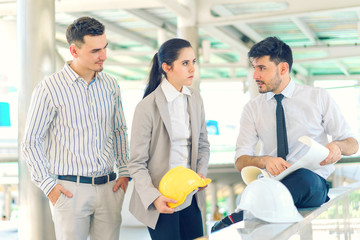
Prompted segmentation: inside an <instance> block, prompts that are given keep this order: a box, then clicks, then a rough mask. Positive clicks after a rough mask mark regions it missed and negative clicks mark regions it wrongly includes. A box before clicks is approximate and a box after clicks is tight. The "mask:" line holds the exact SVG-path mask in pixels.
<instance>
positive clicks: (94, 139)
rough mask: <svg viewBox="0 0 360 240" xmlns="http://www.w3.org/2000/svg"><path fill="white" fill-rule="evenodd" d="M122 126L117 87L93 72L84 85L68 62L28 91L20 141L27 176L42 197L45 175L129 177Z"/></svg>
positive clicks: (48, 185) (49, 182)
mask: <svg viewBox="0 0 360 240" xmlns="http://www.w3.org/2000/svg"><path fill="white" fill-rule="evenodd" d="M126 130H127V127H126V122H125V117H124V112H123V108H122V102H121V96H120V88H119V85H118V83H117V81H116V80H115V79H114V78H112V77H111V76H109V75H107V74H105V73H103V72H99V73H97V74H96V76H95V78H94V80H93V81H92V82H91V83H90V84H88V83H87V82H86V81H85V80H84V79H82V78H81V77H80V76H79V75H78V74H77V73H76V72H74V71H73V70H72V69H71V68H70V66H69V63H65V66H64V68H63V69H62V70H61V71H59V72H57V73H54V74H53V75H51V76H50V77H48V78H46V79H44V80H43V81H41V82H40V83H39V84H38V86H37V87H36V89H35V90H34V92H33V95H32V99H31V103H30V108H29V112H28V116H27V121H26V126H25V134H24V139H23V144H22V148H23V153H24V157H25V160H26V161H27V163H28V165H29V168H30V171H31V177H32V179H33V180H34V181H35V183H36V184H37V185H38V186H39V187H40V188H41V189H42V190H43V192H44V193H45V195H46V196H47V195H48V194H49V192H50V191H51V190H52V189H53V188H54V186H55V184H56V182H55V180H54V179H53V178H52V176H51V175H76V176H103V175H106V174H109V173H110V172H112V171H113V169H114V164H115V165H116V167H117V169H118V173H119V176H129V173H128V170H127V162H128V152H129V151H128V140H127V132H126Z"/></svg>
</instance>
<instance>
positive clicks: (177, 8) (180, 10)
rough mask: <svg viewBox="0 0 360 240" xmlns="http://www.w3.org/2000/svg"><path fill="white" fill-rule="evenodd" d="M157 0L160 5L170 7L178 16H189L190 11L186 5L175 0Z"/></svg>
mask: <svg viewBox="0 0 360 240" xmlns="http://www.w3.org/2000/svg"><path fill="white" fill-rule="evenodd" d="M158 2H160V3H162V5H163V6H164V7H166V8H168V9H170V10H171V11H172V12H173V13H175V14H176V15H177V16H178V17H183V18H190V17H191V11H190V9H189V8H187V7H186V6H184V5H182V4H180V3H179V2H178V1H176V0H158Z"/></svg>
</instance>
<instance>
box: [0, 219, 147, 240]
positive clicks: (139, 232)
mask: <svg viewBox="0 0 360 240" xmlns="http://www.w3.org/2000/svg"><path fill="white" fill-rule="evenodd" d="M0 239H1V240H18V239H19V238H18V230H17V228H16V227H15V226H14V225H13V224H9V223H6V222H0ZM129 239H131V240H150V239H151V238H150V236H149V233H148V231H147V229H146V228H145V227H122V228H121V230H120V240H129Z"/></svg>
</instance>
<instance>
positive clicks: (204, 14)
mask: <svg viewBox="0 0 360 240" xmlns="http://www.w3.org/2000/svg"><path fill="white" fill-rule="evenodd" d="M261 2H264V1H263V0H252V1H251V3H253V4H255V3H261ZM226 3H228V4H241V3H249V1H248V0H226V1H224V0H198V8H199V9H201V11H199V15H198V25H199V26H208V25H212V26H220V25H232V24H234V23H236V22H244V23H250V22H269V21H272V20H275V19H281V18H285V17H287V18H291V17H301V16H308V15H312V14H321V13H328V12H332V11H354V10H356V9H360V6H359V1H358V0H342V1H341V2H338V1H328V0H316V1H312V2H311V4H304V2H303V1H298V0H287V1H286V2H285V3H287V4H288V8H287V9H286V10H281V11H273V12H266V11H259V12H256V13H244V14H241V15H233V16H225V17H216V16H213V15H212V14H211V11H212V8H213V6H216V5H222V4H226Z"/></svg>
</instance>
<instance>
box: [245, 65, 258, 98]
mask: <svg viewBox="0 0 360 240" xmlns="http://www.w3.org/2000/svg"><path fill="white" fill-rule="evenodd" d="M253 73H254V70H253V69H252V68H249V69H248V84H249V85H248V86H249V88H248V91H249V93H250V99H253V98H255V97H256V96H257V95H259V94H260V93H259V87H258V86H257V84H256V81H255V80H254V78H253Z"/></svg>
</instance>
